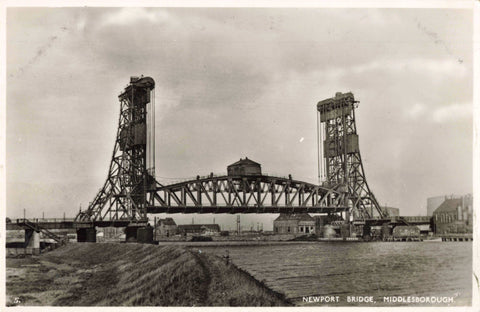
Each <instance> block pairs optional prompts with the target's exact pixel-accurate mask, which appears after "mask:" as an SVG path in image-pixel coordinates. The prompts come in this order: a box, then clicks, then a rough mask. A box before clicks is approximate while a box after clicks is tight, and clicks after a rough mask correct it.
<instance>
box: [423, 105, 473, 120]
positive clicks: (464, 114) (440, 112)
mask: <svg viewBox="0 0 480 312" xmlns="http://www.w3.org/2000/svg"><path fill="white" fill-rule="evenodd" d="M472 114H473V107H472V104H471V103H455V104H450V105H448V106H444V107H440V108H437V109H435V110H434V111H433V112H432V120H433V121H434V122H437V123H443V122H451V121H458V120H467V121H469V122H471V120H472V116H473V115H472Z"/></svg>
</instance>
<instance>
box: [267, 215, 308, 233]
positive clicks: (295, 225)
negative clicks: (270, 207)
mask: <svg viewBox="0 0 480 312" xmlns="http://www.w3.org/2000/svg"><path fill="white" fill-rule="evenodd" d="M273 232H274V233H275V234H315V219H314V218H313V217H312V216H310V215H309V214H308V213H294V214H287V213H281V214H280V216H278V218H276V219H275V220H274V221H273Z"/></svg>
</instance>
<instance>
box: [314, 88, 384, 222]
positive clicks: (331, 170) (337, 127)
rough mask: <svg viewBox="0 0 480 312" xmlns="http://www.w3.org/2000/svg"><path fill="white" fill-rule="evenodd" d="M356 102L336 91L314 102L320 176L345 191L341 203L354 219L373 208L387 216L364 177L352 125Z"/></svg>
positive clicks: (368, 215) (370, 213) (369, 213)
mask: <svg viewBox="0 0 480 312" xmlns="http://www.w3.org/2000/svg"><path fill="white" fill-rule="evenodd" d="M358 103H359V102H358V101H355V98H354V96H353V94H352V93H351V92H348V93H341V92H338V93H336V95H335V97H333V98H329V99H326V100H323V101H320V102H319V103H318V104H317V131H318V135H319V141H320V144H319V145H320V151H319V176H320V180H321V182H323V184H324V185H327V186H328V187H332V188H336V189H338V190H341V191H342V192H344V193H345V194H346V196H345V197H344V198H345V201H346V202H345V203H344V204H345V205H346V206H348V207H350V209H349V212H350V214H352V215H353V220H354V221H356V220H358V221H360V220H366V219H371V218H372V217H373V214H374V211H375V210H376V211H377V214H378V216H379V217H380V218H384V217H386V216H387V213H386V212H385V211H383V209H382V208H381V207H380V205H379V204H378V202H377V200H376V199H375V196H374V195H373V193H372V192H371V191H370V188H369V187H368V184H367V179H366V177H365V172H364V169H363V164H362V158H361V156H360V149H359V143H358V134H357V128H356V125H355V108H357V107H358ZM322 156H323V161H322V160H321V159H320V158H321V157H322Z"/></svg>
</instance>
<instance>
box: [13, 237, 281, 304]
mask: <svg viewBox="0 0 480 312" xmlns="http://www.w3.org/2000/svg"><path fill="white" fill-rule="evenodd" d="M8 260H10V259H8ZM8 260H7V296H8V297H9V298H10V299H11V300H13V299H12V298H21V299H22V300H20V301H21V303H20V304H21V305H56V306H285V305H290V303H289V302H288V301H286V300H285V298H284V297H283V296H282V295H281V294H278V293H276V292H273V291H272V290H270V289H268V288H267V287H266V286H265V285H263V284H262V283H260V282H258V281H256V280H255V279H254V278H253V277H251V276H250V275H249V274H248V273H246V272H244V271H242V270H240V269H238V268H236V267H235V266H234V265H232V264H226V263H225V262H224V261H223V260H222V259H220V258H218V257H216V256H214V255H210V254H205V253H198V252H197V251H194V250H190V249H185V248H180V247H175V246H165V247H159V246H155V245H144V244H119V243H104V244H93V243H79V244H69V245H67V246H64V247H62V248H59V249H57V250H55V251H52V252H50V253H47V254H43V255H41V256H38V257H35V258H31V259H14V260H11V261H8ZM22 260H23V261H24V262H22ZM27 262H28V264H27V265H25V263H27ZM22 263H23V264H22ZM9 272H10V273H9ZM47 294H48V295H47Z"/></svg>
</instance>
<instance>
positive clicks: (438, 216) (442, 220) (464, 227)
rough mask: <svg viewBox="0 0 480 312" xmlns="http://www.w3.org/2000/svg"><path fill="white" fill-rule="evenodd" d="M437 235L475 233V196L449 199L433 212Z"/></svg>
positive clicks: (469, 195)
mask: <svg viewBox="0 0 480 312" xmlns="http://www.w3.org/2000/svg"><path fill="white" fill-rule="evenodd" d="M433 224H434V231H435V233H436V234H457V233H458V234H462V233H472V232H473V196H472V195H471V194H468V195H465V196H462V197H457V198H448V199H446V200H444V201H443V203H442V204H441V205H440V206H439V207H438V208H437V209H435V211H434V212H433Z"/></svg>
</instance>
